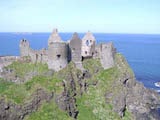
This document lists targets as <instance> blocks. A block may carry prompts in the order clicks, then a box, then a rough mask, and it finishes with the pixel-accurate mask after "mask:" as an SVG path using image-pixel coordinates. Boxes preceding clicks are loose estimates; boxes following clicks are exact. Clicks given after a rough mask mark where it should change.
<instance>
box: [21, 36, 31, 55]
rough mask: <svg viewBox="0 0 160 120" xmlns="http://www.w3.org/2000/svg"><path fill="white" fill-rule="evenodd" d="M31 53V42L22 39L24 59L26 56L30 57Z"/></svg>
mask: <svg viewBox="0 0 160 120" xmlns="http://www.w3.org/2000/svg"><path fill="white" fill-rule="evenodd" d="M29 52H30V45H29V42H28V41H27V40H25V39H22V40H21V41H20V55H21V56H22V57H24V56H28V55H29Z"/></svg>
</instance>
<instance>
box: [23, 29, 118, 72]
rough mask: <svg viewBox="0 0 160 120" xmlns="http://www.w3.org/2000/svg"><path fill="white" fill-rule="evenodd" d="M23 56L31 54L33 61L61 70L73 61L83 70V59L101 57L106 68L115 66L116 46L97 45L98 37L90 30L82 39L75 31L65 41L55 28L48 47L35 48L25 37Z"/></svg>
mask: <svg viewBox="0 0 160 120" xmlns="http://www.w3.org/2000/svg"><path fill="white" fill-rule="evenodd" d="M20 53H21V57H24V56H30V58H31V61H32V62H34V63H36V62H41V63H47V64H48V67H49V68H50V69H53V70H55V71H59V70H61V69H63V68H64V67H66V66H67V64H68V63H69V62H70V61H73V62H74V63H75V64H76V66H77V68H79V69H81V70H83V66H82V61H83V60H84V59H88V58H99V59H100V61H101V64H102V66H103V68H104V69H108V68H110V67H113V66H114V54H115V48H114V46H113V43H105V44H99V45H96V38H95V37H94V35H93V34H92V33H91V32H90V31H88V32H87V33H86V34H85V36H84V37H83V38H82V40H81V39H80V38H79V36H78V34H77V33H74V34H73V36H72V38H71V39H70V40H69V42H64V41H63V40H62V39H61V37H60V35H59V34H58V30H57V29H54V30H53V31H52V33H51V35H50V36H49V39H48V49H42V50H33V49H32V48H30V45H29V42H28V41H27V40H25V39H22V40H21V41H20Z"/></svg>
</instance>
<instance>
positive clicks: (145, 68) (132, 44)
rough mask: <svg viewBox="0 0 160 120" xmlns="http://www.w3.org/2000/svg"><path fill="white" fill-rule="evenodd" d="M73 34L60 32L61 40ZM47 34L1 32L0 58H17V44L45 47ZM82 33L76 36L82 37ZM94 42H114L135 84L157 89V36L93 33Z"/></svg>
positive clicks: (159, 67) (159, 44)
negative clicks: (23, 42) (139, 83)
mask: <svg viewBox="0 0 160 120" xmlns="http://www.w3.org/2000/svg"><path fill="white" fill-rule="evenodd" d="M72 34H73V33H60V36H61V37H62V39H63V40H64V41H67V40H69V39H70V38H71V36H72ZM49 35H50V33H32V34H15V33H0V56H3V55H19V42H20V40H21V39H22V38H25V39H27V40H29V42H30V46H31V47H32V48H34V49H41V48H47V41H48V38H49ZM83 35H84V33H79V36H80V37H81V38H82V37H83ZM94 35H95V37H96V40H97V43H101V42H108V41H113V43H114V45H115V47H116V48H117V51H118V52H120V53H122V54H123V55H124V56H125V58H126V60H127V61H128V63H129V65H130V66H131V68H132V69H133V71H134V73H135V76H136V78H137V80H138V81H140V82H142V83H143V84H144V85H145V86H146V87H148V88H151V89H155V90H160V88H158V87H156V86H155V85H154V83H155V82H159V81H160V35H149V34H148V35H146V34H108V33H95V34H94Z"/></svg>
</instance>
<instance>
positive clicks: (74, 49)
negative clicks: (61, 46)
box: [69, 33, 82, 63]
mask: <svg viewBox="0 0 160 120" xmlns="http://www.w3.org/2000/svg"><path fill="white" fill-rule="evenodd" d="M81 45H82V41H81V39H80V38H79V37H78V34H77V33H74V34H73V36H72V38H71V40H70V44H69V46H70V49H71V60H72V61H73V62H75V63H76V62H81V60H82V56H81Z"/></svg>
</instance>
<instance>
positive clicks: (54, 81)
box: [0, 54, 131, 120]
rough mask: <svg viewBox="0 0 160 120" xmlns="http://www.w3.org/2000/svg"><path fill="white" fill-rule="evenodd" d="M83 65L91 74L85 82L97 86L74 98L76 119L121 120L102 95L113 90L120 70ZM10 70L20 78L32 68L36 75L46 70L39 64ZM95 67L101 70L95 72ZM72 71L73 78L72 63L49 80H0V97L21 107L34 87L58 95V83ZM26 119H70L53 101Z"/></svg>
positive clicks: (94, 62)
mask: <svg viewBox="0 0 160 120" xmlns="http://www.w3.org/2000/svg"><path fill="white" fill-rule="evenodd" d="M122 58H123V57H122V56H121V55H119V54H117V55H116V59H117V60H121V59H122ZM120 62H121V61H120ZM83 65H84V67H85V68H86V69H87V70H88V71H90V73H91V74H92V77H91V78H90V79H87V83H89V84H92V83H93V82H96V81H98V84H97V85H96V86H94V85H90V86H89V88H88V90H87V92H86V93H84V94H83V95H82V96H80V95H78V96H77V107H78V110H79V115H78V120H86V119H87V120H113V119H114V120H120V119H121V118H120V117H119V116H118V115H117V113H115V112H113V109H112V105H111V104H107V103H106V100H105V94H106V92H110V91H112V85H113V83H114V82H115V80H116V78H118V77H119V76H120V74H121V71H120V70H119V69H118V68H117V66H116V67H114V68H111V69H108V70H102V68H101V65H100V62H99V60H92V59H91V60H87V61H85V62H84V63H83ZM9 67H10V68H12V69H15V70H16V72H17V75H19V76H21V77H23V76H24V75H25V73H26V72H29V71H32V70H33V69H34V70H35V69H36V70H38V71H39V73H43V72H44V71H47V70H48V68H47V67H45V66H43V65H41V64H38V65H34V64H30V63H23V65H22V63H13V64H12V65H10V66H9ZM124 67H126V65H124ZM127 67H128V66H127ZM97 68H98V69H99V70H100V71H97ZM71 71H72V72H73V71H74V72H73V77H74V75H75V74H76V72H80V71H79V70H76V69H75V67H74V66H73V65H72V63H71V64H70V65H69V67H67V69H64V70H62V71H60V72H59V73H55V74H54V75H53V76H51V77H46V76H43V75H38V76H35V77H34V78H33V79H31V80H29V81H27V82H26V83H24V84H15V83H10V82H6V81H3V80H2V79H0V97H5V98H6V99H7V100H8V101H12V102H14V103H16V104H23V103H24V102H26V101H28V100H30V99H31V98H32V94H33V93H34V91H35V90H36V89H37V88H43V89H45V90H46V91H48V92H51V91H54V92H56V93H57V94H58V93H61V91H62V85H61V82H62V80H63V78H64V77H66V76H67V75H68V73H70V72H71ZM61 73H63V74H61ZM95 73H96V74H95ZM63 75H65V76H63ZM77 90H78V89H77ZM115 91H118V90H115ZM130 117H131V116H130V114H129V113H128V112H126V114H125V117H124V118H123V119H124V120H130V119H131V118H130ZM26 119H27V120H52V119H55V120H63V119H64V120H69V119H70V120H72V118H70V117H69V116H68V115H67V114H66V112H64V111H61V110H60V109H59V108H58V106H57V105H56V104H55V102H54V101H51V102H50V103H44V104H43V105H42V106H41V107H40V108H39V110H38V111H37V112H34V113H32V114H31V115H30V116H28V117H26Z"/></svg>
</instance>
